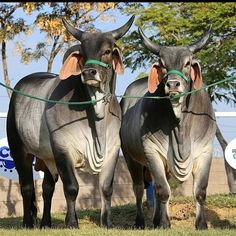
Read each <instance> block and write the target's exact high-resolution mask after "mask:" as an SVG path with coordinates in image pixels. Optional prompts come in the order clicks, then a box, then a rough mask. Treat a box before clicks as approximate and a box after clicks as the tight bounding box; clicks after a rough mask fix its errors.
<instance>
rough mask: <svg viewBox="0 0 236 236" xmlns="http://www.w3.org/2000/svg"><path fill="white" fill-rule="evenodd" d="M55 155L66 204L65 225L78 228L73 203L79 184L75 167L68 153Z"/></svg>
mask: <svg viewBox="0 0 236 236" xmlns="http://www.w3.org/2000/svg"><path fill="white" fill-rule="evenodd" d="M57 151H58V150H57ZM55 157H56V158H55V161H56V166H57V169H58V172H59V175H60V177H61V180H62V183H63V190H64V194H65V198H66V204H67V213H66V218H65V225H66V227H68V228H78V227H79V224H78V218H77V213H76V210H75V203H76V198H77V195H78V192H79V185H78V182H77V179H76V175H75V169H74V166H73V163H72V161H71V160H70V157H69V156H68V155H65V154H63V153H56V155H55Z"/></svg>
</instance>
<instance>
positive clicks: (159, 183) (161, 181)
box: [148, 157, 171, 229]
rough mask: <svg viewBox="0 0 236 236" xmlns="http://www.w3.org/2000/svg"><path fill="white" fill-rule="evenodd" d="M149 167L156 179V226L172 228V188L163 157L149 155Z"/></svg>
mask: <svg viewBox="0 0 236 236" xmlns="http://www.w3.org/2000/svg"><path fill="white" fill-rule="evenodd" d="M148 168H149V170H150V172H151V173H152V176H153V179H154V192H155V194H154V195H155V198H156V199H155V204H154V214H153V225H154V228H163V229H167V228H170V227H171V224H170V219H169V199H170V195H171V190H170V186H169V183H168V181H167V178H166V174H165V168H164V165H163V162H162V160H161V158H159V159H158V158H157V157H149V158H148Z"/></svg>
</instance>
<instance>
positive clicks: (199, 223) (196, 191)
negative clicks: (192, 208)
mask: <svg viewBox="0 0 236 236" xmlns="http://www.w3.org/2000/svg"><path fill="white" fill-rule="evenodd" d="M210 166H211V158H210V157H205V156H204V158H203V157H201V158H198V159H197V161H195V163H194V168H193V184H194V185H193V195H194V200H195V204H196V220H195V227H196V229H200V230H201V229H207V222H206V217H205V200H206V189H207V185H208V179H209V171H210Z"/></svg>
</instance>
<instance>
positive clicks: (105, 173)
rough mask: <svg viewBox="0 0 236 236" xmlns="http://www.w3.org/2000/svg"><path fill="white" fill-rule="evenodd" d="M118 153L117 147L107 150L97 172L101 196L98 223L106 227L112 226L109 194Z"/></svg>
mask: <svg viewBox="0 0 236 236" xmlns="http://www.w3.org/2000/svg"><path fill="white" fill-rule="evenodd" d="M118 155H119V148H115V150H113V151H111V152H109V156H108V158H107V159H105V160H104V163H103V167H102V171H101V172H100V174H99V191H100V196H101V216H100V225H101V226H104V227H107V228H111V227H112V216H111V196H112V193H113V179H114V173H115V167H116V163H117V160H118Z"/></svg>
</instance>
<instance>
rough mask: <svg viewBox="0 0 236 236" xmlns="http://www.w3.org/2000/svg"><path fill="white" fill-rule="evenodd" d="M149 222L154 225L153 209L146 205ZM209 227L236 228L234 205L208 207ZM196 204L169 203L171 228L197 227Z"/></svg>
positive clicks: (149, 224) (207, 218) (150, 225)
mask: <svg viewBox="0 0 236 236" xmlns="http://www.w3.org/2000/svg"><path fill="white" fill-rule="evenodd" d="M145 212H146V216H147V224H148V226H149V227H152V214H153V210H152V208H150V207H147V206H145ZM205 212H206V220H207V225H208V228H221V229H226V228H229V229H236V209H235V208H234V207H232V208H228V207H222V208H219V207H214V208H212V207H211V208H209V207H206V211H205ZM195 214H196V213H195V205H194V204H191V203H175V204H170V205H169V216H170V221H171V228H174V229H192V228H194V227H195Z"/></svg>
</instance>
